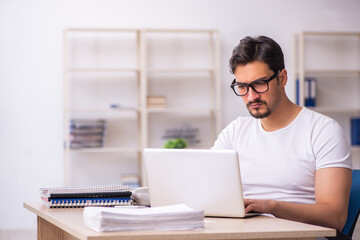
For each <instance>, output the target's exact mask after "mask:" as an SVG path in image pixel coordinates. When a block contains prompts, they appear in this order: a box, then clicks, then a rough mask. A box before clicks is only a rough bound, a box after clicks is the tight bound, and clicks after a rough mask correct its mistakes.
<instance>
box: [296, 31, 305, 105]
mask: <svg viewBox="0 0 360 240" xmlns="http://www.w3.org/2000/svg"><path fill="white" fill-rule="evenodd" d="M304 41H305V36H304V33H300V34H299V39H298V44H299V50H298V54H299V60H298V64H299V105H300V106H305V91H304V88H305V48H304V47H305V46H304Z"/></svg>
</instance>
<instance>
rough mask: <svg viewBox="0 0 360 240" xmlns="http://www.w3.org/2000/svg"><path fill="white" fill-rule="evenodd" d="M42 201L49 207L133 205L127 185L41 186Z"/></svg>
mask: <svg viewBox="0 0 360 240" xmlns="http://www.w3.org/2000/svg"><path fill="white" fill-rule="evenodd" d="M40 194H41V200H42V203H43V204H44V205H45V206H47V207H49V208H66V207H86V206H108V207H113V206H122V205H131V204H132V203H133V199H132V198H131V191H130V188H129V186H125V185H91V186H80V187H53V188H40Z"/></svg>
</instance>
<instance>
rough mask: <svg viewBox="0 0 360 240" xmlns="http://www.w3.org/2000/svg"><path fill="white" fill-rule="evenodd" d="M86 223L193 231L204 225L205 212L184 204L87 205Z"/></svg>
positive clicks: (100, 226) (106, 228)
mask: <svg viewBox="0 0 360 240" xmlns="http://www.w3.org/2000/svg"><path fill="white" fill-rule="evenodd" d="M84 224H85V226H87V227H89V228H91V229H93V230H95V231H97V232H103V231H141V230H191V229H201V228H203V227H204V212H203V211H199V210H193V209H191V208H189V207H187V206H186V205H184V204H177V205H170V206H163V207H152V208H150V207H146V208H132V207H114V208H112V207H110V208H109V207H86V208H85V209H84Z"/></svg>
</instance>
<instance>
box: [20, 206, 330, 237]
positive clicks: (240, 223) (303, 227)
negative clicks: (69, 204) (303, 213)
mask: <svg viewBox="0 0 360 240" xmlns="http://www.w3.org/2000/svg"><path fill="white" fill-rule="evenodd" d="M24 207H25V208H26V209H28V210H30V211H31V212H33V213H35V214H36V215H37V224H38V227H37V228H38V239H39V240H49V239H51V240H58V239H66V240H74V239H80V240H90V239H91V240H105V239H106V240H116V239H117V240H122V239H134V240H135V239H137V240H150V239H171V240H177V239H190V240H192V239H212V240H213V239H270V238H271V239H315V238H316V237H322V236H335V235H336V231H335V230H334V229H330V228H325V227H319V226H314V225H309V224H304V223H298V222H293V221H288V220H284V219H279V218H271V217H266V216H257V217H252V218H247V219H236V218H206V220H205V228H204V229H203V230H191V231H133V232H102V233H98V232H95V231H93V230H91V229H89V228H87V227H85V226H84V224H83V209H81V208H63V209H49V208H47V207H45V206H43V205H42V204H41V203H24Z"/></svg>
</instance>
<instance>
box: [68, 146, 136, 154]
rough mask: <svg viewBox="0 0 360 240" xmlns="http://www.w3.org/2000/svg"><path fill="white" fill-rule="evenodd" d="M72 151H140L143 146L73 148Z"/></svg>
mask: <svg viewBox="0 0 360 240" xmlns="http://www.w3.org/2000/svg"><path fill="white" fill-rule="evenodd" d="M70 151H71V152H88V153H128V152H130V153H131V152H140V151H141V148H115V147H113V148H111V147H105V148H72V149H71V150H70Z"/></svg>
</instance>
